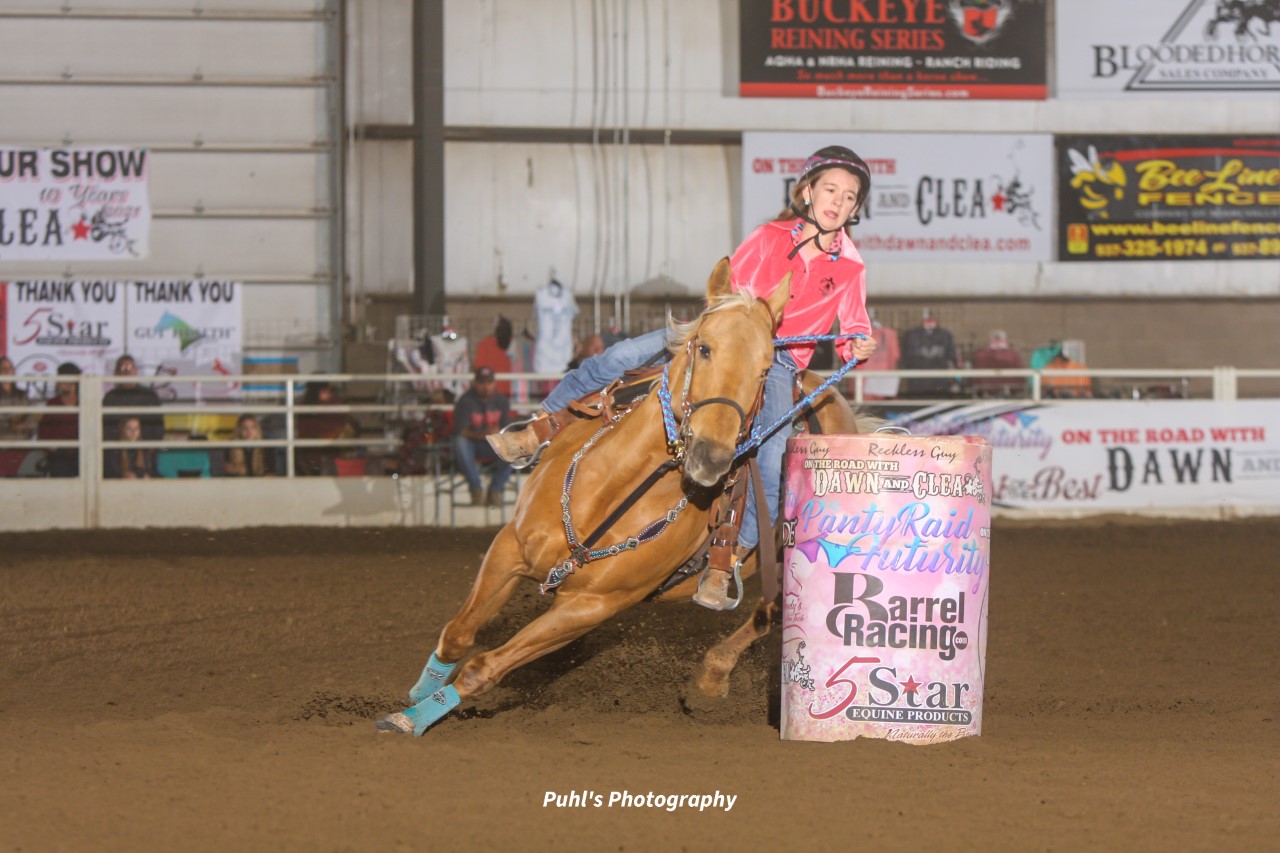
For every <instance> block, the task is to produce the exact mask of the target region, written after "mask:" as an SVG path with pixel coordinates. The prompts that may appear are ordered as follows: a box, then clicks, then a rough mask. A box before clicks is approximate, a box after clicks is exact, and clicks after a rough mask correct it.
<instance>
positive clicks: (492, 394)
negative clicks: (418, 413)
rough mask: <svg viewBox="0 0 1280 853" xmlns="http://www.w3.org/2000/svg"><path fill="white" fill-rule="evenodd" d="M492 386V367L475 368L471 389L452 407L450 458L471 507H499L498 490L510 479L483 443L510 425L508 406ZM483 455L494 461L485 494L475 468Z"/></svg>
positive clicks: (506, 466) (508, 471)
mask: <svg viewBox="0 0 1280 853" xmlns="http://www.w3.org/2000/svg"><path fill="white" fill-rule="evenodd" d="M494 386H495V383H494V375H493V370H492V368H488V367H481V368H478V369H477V370H476V373H475V377H474V380H473V382H472V383H471V387H470V388H469V389H467V391H466V392H465V393H464V394H463V395H462V396H461V397H459V398H458V402H457V403H456V404H455V405H454V408H453V429H454V434H453V458H454V461H455V462H456V463H457V465H458V470H459V471H460V472H462V475H463V476H464V477H466V478H467V484H468V485H469V486H470V487H471V503H472V504H473V505H475V506H479V505H480V504H482V503H487V504H488V505H489V506H502V490H503V489H504V488H505V487H506V485H507V479H508V478H509V477H510V476H511V466H510V465H509V464H508V463H506V462H503V461H502V460H500V459H497V458H496V457H495V456H494V455H493V451H492V449H491V448H490V447H489V444H488V442H487V441H485V436H487V435H495V434H497V433H498V431H499V430H501V429H502V428H503V427H504V426H506V425H507V424H508V423H510V422H511V404H510V402H508V400H507V398H506V396H505V395H503V394H499V393H498V391H497V389H496V388H495V387H494ZM486 456H487V457H489V458H491V459H493V460H494V463H493V474H492V475H491V476H490V479H489V492H488V495H486V494H485V491H484V488H483V485H482V483H481V480H480V467H479V459H482V458H484V457H486Z"/></svg>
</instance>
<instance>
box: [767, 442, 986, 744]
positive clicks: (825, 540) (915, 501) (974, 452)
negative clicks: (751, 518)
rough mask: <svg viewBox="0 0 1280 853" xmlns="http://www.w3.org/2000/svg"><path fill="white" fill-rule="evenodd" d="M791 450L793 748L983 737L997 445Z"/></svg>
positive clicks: (788, 707)
mask: <svg viewBox="0 0 1280 853" xmlns="http://www.w3.org/2000/svg"><path fill="white" fill-rule="evenodd" d="M787 450H788V457H787V465H786V494H785V499H784V504H783V515H784V523H785V525H786V535H787V540H786V545H785V548H784V554H783V620H782V631H783V633H782V737H783V738H785V739H789V740H816V741H835V740H852V739H854V738H859V737H874V738H884V739H887V740H898V741H905V742H908V743H915V744H925V743H936V742H939V741H949V740H955V739H956V738H961V737H966V736H969V735H977V734H980V733H981V731H982V688H983V674H984V671H985V657H986V627H987V587H988V582H989V574H990V566H991V445H990V444H988V443H987V441H986V440H985V439H983V438H980V437H976V436H899V435H891V434H882V433H877V434H873V435H829V436H803V437H800V438H793V439H791V440H790V442H789V443H788V448H787Z"/></svg>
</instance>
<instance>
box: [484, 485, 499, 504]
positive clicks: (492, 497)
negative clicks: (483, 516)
mask: <svg viewBox="0 0 1280 853" xmlns="http://www.w3.org/2000/svg"><path fill="white" fill-rule="evenodd" d="M484 505H485V506H491V507H500V506H502V492H495V491H494V490H493V489H490V490H489V493H488V494H487V495H485V499H484Z"/></svg>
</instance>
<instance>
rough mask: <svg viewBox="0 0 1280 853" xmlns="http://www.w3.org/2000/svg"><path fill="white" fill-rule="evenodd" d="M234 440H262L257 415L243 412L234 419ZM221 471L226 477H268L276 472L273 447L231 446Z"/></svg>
mask: <svg viewBox="0 0 1280 853" xmlns="http://www.w3.org/2000/svg"><path fill="white" fill-rule="evenodd" d="M235 440H236V441H262V425H261V424H260V423H258V417H257V415H250V414H244V415H241V416H240V417H239V418H238V419H237V420H236V432H235ZM222 472H223V473H224V474H226V476H228V477H270V476H272V475H274V474H275V473H276V471H275V453H274V452H273V448H270V447H233V448H231V449H230V450H228V451H227V453H226V458H225V460H224V462H223V464H222Z"/></svg>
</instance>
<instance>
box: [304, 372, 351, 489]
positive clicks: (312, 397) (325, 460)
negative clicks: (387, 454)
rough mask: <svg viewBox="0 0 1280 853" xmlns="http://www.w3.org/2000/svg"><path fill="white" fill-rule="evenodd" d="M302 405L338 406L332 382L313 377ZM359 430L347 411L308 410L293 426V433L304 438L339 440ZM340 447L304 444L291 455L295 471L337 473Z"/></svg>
mask: <svg viewBox="0 0 1280 853" xmlns="http://www.w3.org/2000/svg"><path fill="white" fill-rule="evenodd" d="M302 405H303V406H337V405H341V401H340V400H339V399H338V397H337V394H335V393H334V390H333V386H332V385H330V384H329V383H328V382H319V381H313V382H308V383H307V390H306V391H305V392H304V393H303V395H302ZM359 432H360V428H359V425H358V424H356V422H355V419H354V418H352V417H351V415H349V414H347V413H346V412H334V413H332V414H328V413H323V412H308V413H304V414H299V415H298V416H297V419H296V424H295V426H294V435H295V436H296V437H298V438H304V439H316V438H322V439H328V440H329V441H339V440H342V439H347V438H354V437H355V436H356V435H358V434H359ZM341 452H342V451H341V450H340V449H338V448H332V449H331V448H324V447H303V448H299V449H298V451H297V453H296V454H295V456H294V464H295V466H296V468H295V471H296V473H297V474H298V475H299V476H310V477H317V476H326V477H333V476H336V475H337V473H338V471H337V465H336V464H335V463H334V461H333V460H335V459H336V458H337V457H338V455H339V454H340V453H341Z"/></svg>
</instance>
